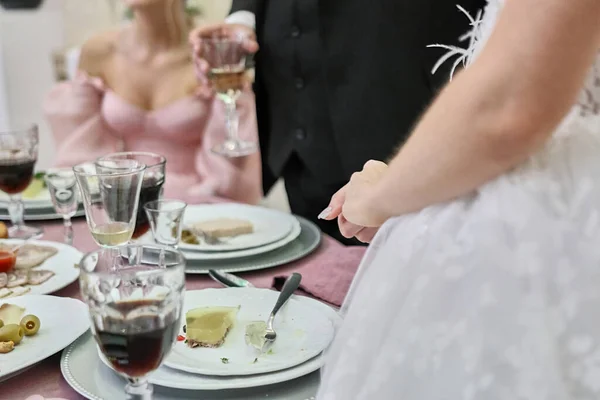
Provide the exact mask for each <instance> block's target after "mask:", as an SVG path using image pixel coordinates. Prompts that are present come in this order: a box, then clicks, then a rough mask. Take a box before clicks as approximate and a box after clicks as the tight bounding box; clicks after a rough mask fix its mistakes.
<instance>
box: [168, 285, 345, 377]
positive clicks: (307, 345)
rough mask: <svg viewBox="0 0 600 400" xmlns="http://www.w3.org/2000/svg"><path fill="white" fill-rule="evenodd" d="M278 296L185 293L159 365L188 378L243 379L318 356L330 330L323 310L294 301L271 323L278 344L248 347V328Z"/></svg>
mask: <svg viewBox="0 0 600 400" xmlns="http://www.w3.org/2000/svg"><path fill="white" fill-rule="evenodd" d="M278 296H279V292H276V291H272V290H268V289H257V288H228V289H204V290H196V291H190V292H186V294H185V303H184V315H185V317H184V318H183V321H182V327H181V331H180V336H179V337H178V339H179V340H178V341H177V343H176V344H175V346H174V347H173V350H172V351H171V353H170V354H169V355H168V356H167V358H166V360H165V363H164V364H165V365H166V366H167V367H169V368H173V369H176V370H180V371H184V372H188V373H192V374H201V375H209V376H246V375H256V374H264V373H270V372H275V371H281V370H284V369H288V368H292V367H295V366H297V365H300V364H302V363H304V362H306V361H308V360H310V359H312V358H314V357H316V356H318V355H319V354H321V353H322V352H323V350H325V348H327V346H329V344H330V343H331V340H332V339H333V334H334V324H333V322H332V320H331V318H329V315H328V313H327V312H325V311H324V310H323V309H319V308H316V307H314V306H311V305H308V304H306V303H304V302H302V301H300V300H298V299H296V298H295V297H292V298H291V299H290V300H289V301H288V302H287V303H286V304H285V306H284V307H283V308H282V309H281V310H280V311H279V313H278V314H277V317H276V318H275V322H274V327H275V331H276V332H277V339H276V340H275V341H274V342H273V343H272V344H270V345H268V346H265V347H264V348H263V349H262V350H257V349H256V348H255V347H254V346H253V345H252V341H251V338H250V336H249V335H251V332H250V331H249V330H248V327H249V326H253V325H255V323H256V322H257V321H266V320H267V318H268V317H269V314H270V312H271V310H272V308H273V306H274V305H275V302H276V301H277V297H278Z"/></svg>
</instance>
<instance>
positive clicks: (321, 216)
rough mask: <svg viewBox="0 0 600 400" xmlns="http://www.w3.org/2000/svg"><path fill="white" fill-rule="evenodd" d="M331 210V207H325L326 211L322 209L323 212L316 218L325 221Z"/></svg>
mask: <svg viewBox="0 0 600 400" xmlns="http://www.w3.org/2000/svg"><path fill="white" fill-rule="evenodd" d="M332 210H333V209H332V208H331V207H327V208H326V209H324V210H323V211H321V214H319V216H318V217H317V218H318V219H325V218H327V217H328V216H329V214H331V211H332Z"/></svg>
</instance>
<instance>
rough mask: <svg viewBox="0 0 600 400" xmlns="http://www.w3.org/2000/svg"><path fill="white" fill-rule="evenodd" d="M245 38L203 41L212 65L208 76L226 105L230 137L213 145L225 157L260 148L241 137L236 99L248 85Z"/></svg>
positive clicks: (207, 58)
mask: <svg viewBox="0 0 600 400" xmlns="http://www.w3.org/2000/svg"><path fill="white" fill-rule="evenodd" d="M243 40H244V39H243V38H230V37H213V38H207V39H203V40H202V46H203V49H202V54H203V57H204V59H205V60H206V61H207V62H208V64H209V65H210V71H209V74H208V78H209V79H210V81H211V82H212V85H213V87H214V88H215V91H216V92H217V95H218V97H219V99H220V100H221V101H222V102H223V104H224V105H225V114H226V118H227V121H226V124H227V138H226V139H225V141H224V142H222V143H219V144H218V145H216V146H215V147H213V148H212V151H213V152H215V153H217V154H220V155H222V156H225V157H243V156H247V155H249V154H252V153H254V152H256V151H257V148H258V147H257V143H256V142H255V141H246V140H243V139H241V138H240V137H239V131H238V126H239V115H238V112H237V107H236V102H237V99H238V97H239V96H240V94H241V93H242V90H243V89H244V86H245V85H246V83H247V82H246V80H247V76H246V57H247V54H246V51H245V50H244V48H243V47H242V42H243Z"/></svg>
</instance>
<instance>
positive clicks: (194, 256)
mask: <svg viewBox="0 0 600 400" xmlns="http://www.w3.org/2000/svg"><path fill="white" fill-rule="evenodd" d="M301 231H302V229H301V227H300V222H298V220H297V219H296V218H294V221H293V222H292V230H291V231H290V233H289V234H288V235H287V236H285V237H284V238H283V239H280V240H277V241H276V242H273V243H269V244H267V245H264V246H259V247H253V248H250V249H244V250H233V251H223V252H216V251H215V252H202V251H185V250H182V253H183V255H184V256H185V258H186V259H187V260H190V261H206V260H231V259H234V258H245V257H250V256H255V255H257V254H263V253H267V252H269V251H272V250H275V249H278V248H280V247H283V246H285V245H286V244H288V243H290V242H292V241H293V240H295V239H296V238H297V237H298V236H299V235H300V232H301Z"/></svg>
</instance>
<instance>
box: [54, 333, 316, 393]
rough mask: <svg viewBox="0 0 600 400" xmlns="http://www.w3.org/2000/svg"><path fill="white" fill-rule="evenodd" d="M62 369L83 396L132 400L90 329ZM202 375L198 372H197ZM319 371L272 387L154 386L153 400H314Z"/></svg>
mask: <svg viewBox="0 0 600 400" xmlns="http://www.w3.org/2000/svg"><path fill="white" fill-rule="evenodd" d="M60 370H61V372H62V375H63V377H64V379H65V381H66V382H67V383H68V384H69V385H70V386H71V387H72V388H73V389H74V390H75V391H76V392H77V393H79V394H80V395H81V396H83V397H84V398H87V399H91V400H128V397H127V395H126V394H125V390H124V387H125V384H126V383H127V382H126V381H125V380H124V379H123V378H122V377H120V376H119V375H117V374H115V373H114V372H113V371H112V370H110V369H109V368H107V367H106V366H105V365H104V364H103V363H102V361H100V358H99V357H98V353H97V350H96V343H95V341H94V339H93V338H92V335H91V334H90V333H89V332H88V333H86V334H84V335H83V336H81V337H80V338H79V339H78V340H77V341H75V343H73V344H72V345H71V346H69V347H68V348H67V349H65V351H63V353H62V356H61V359H60ZM194 376H196V377H199V376H198V375H194ZM319 378H320V376H319V372H318V371H316V372H313V373H311V374H309V375H306V376H304V377H301V378H297V379H294V380H293V381H287V382H284V383H279V384H275V385H269V386H259V387H256V388H243V389H230V390H210V391H209V390H183V389H173V388H168V387H163V386H160V385H154V394H153V396H152V399H153V400H191V399H202V400H209V399H210V400H314V399H315V396H316V393H317V389H318V388H319Z"/></svg>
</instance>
